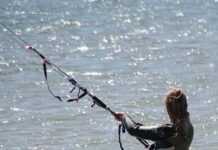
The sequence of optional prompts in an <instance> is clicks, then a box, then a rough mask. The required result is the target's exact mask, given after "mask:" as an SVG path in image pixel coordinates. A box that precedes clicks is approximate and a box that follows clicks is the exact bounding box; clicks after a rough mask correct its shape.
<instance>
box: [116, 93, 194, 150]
mask: <svg viewBox="0 0 218 150" xmlns="http://www.w3.org/2000/svg"><path fill="white" fill-rule="evenodd" d="M165 106H166V109H167V113H168V115H169V118H170V121H171V123H170V124H164V125H160V126H158V127H146V126H143V125H140V126H139V125H138V124H136V123H135V122H134V121H133V120H132V119H131V118H130V117H129V116H127V115H126V114H124V113H122V112H118V113H116V115H115V119H116V120H118V121H120V122H122V124H123V126H124V127H125V128H126V130H127V131H128V133H129V134H130V135H132V136H135V137H136V138H141V139H147V140H151V141H153V142H154V143H153V144H151V145H150V147H149V150H161V149H164V150H189V147H190V145H191V142H192V139H193V133H194V129H193V126H192V124H191V122H190V119H189V113H188V111H187V100H186V96H185V94H184V93H183V92H182V91H181V90H180V89H172V90H171V91H170V92H169V93H168V94H167V96H166V99H165Z"/></svg>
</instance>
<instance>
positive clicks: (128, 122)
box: [122, 116, 176, 141]
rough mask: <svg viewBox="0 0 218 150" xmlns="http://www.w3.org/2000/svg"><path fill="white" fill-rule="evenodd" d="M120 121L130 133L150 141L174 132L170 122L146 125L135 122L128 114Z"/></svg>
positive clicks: (166, 136)
mask: <svg viewBox="0 0 218 150" xmlns="http://www.w3.org/2000/svg"><path fill="white" fill-rule="evenodd" d="M122 123H123V126H124V127H125V129H126V130H127V131H128V133H129V134H130V135H132V136H135V137H139V138H143V139H148V140H152V141H159V140H164V139H167V138H169V137H171V136H174V135H175V134H176V130H175V127H174V126H173V125H171V124H165V125H161V126H157V127H146V126H143V125H139V124H137V123H136V122H135V121H134V120H133V119H132V118H130V117H129V116H125V118H124V119H123V121H122Z"/></svg>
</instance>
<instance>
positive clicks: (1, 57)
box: [0, 0, 218, 150]
mask: <svg viewBox="0 0 218 150" xmlns="http://www.w3.org/2000/svg"><path fill="white" fill-rule="evenodd" d="M0 22H1V23H3V24H5V25H7V26H8V27H9V28H10V29H12V30H13V31H14V32H15V33H16V34H17V35H19V36H20V37H21V38H23V39H24V40H26V41H28V43H30V44H31V45H32V46H33V47H35V48H37V49H38V50H40V52H42V53H43V54H45V55H46V56H47V57H48V58H49V60H50V61H52V62H53V63H55V64H57V65H58V66H60V67H61V68H63V69H64V70H65V71H66V72H67V73H69V74H70V75H72V76H73V77H75V79H77V80H78V81H79V83H80V84H81V85H83V86H85V87H87V88H88V89H89V90H90V91H91V92H92V93H94V94H95V95H97V96H98V97H99V98H101V99H102V100H103V101H104V102H105V103H106V104H108V105H109V106H111V108H113V109H114V110H116V111H124V112H128V113H129V114H130V115H131V116H133V117H134V118H135V119H136V120H138V121H140V122H142V123H144V124H145V125H154V124H159V123H166V122H168V117H167V115H166V111H165V108H164V103H163V99H164V96H165V94H166V92H167V91H168V90H169V89H170V88H171V87H174V86H176V87H180V88H182V89H184V91H185V93H186V94H187V96H188V103H189V111H190V114H191V120H192V122H193V124H194V127H195V136H194V140H193V143H192V148H191V149H192V150H205V149H207V150H217V146H218V142H217V141H218V135H217V132H218V128H217V119H218V117H217V116H218V115H217V114H218V104H217V99H218V92H217V89H218V81H217V77H218V75H217V74H218V71H217V70H218V59H217V57H218V45H217V41H218V1H217V0H191V1H190V0H183V1H182V0H137V1H135V0H61V1H60V0H0ZM23 46H25V45H23V44H22V43H20V42H19V41H17V39H16V38H14V36H12V35H11V34H10V33H9V32H8V31H7V29H5V28H4V27H2V26H1V28H0V94H1V99H0V134H1V137H0V149H2V150H26V149H27V150H51V149H52V150H60V149H61V150H102V149H104V150H111V149H119V144H118V138H117V123H116V121H114V119H113V118H112V116H111V115H110V114H108V113H107V112H105V111H104V110H102V109H100V108H98V107H95V108H91V107H90V105H91V102H90V99H89V98H88V97H86V98H84V99H83V100H81V101H80V103H74V104H73V103H61V102H59V101H57V100H56V99H54V98H53V97H51V96H50V95H49V93H48V91H47V87H46V84H45V81H44V77H43V71H42V66H41V60H40V58H38V57H37V56H36V55H35V54H34V53H32V52H31V51H28V50H25V49H24V48H23ZM49 79H50V83H51V85H52V88H53V89H54V90H55V91H56V92H58V93H60V94H61V93H63V92H64V91H65V89H66V87H67V86H66V84H67V83H66V82H64V81H63V80H62V78H60V77H59V76H58V75H57V74H56V73H55V72H54V71H52V70H51V69H50V68H49ZM123 144H124V147H125V148H126V149H128V150H135V149H143V147H142V146H141V145H140V144H138V142H137V141H136V140H135V139H134V138H132V137H130V136H128V135H127V134H125V135H124V136H123Z"/></svg>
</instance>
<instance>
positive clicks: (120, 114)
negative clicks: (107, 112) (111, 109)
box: [114, 112, 125, 122]
mask: <svg viewBox="0 0 218 150" xmlns="http://www.w3.org/2000/svg"><path fill="white" fill-rule="evenodd" d="M124 116H125V113H124V112H115V114H114V118H115V119H116V120H117V121H120V122H121V121H122V120H123V118H124Z"/></svg>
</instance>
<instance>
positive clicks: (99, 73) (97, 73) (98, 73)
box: [83, 72, 103, 76]
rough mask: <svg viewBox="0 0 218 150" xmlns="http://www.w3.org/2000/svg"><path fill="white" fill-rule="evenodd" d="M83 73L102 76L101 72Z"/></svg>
mask: <svg viewBox="0 0 218 150" xmlns="http://www.w3.org/2000/svg"><path fill="white" fill-rule="evenodd" d="M83 75H85V76H102V75H103V74H102V73H101V72H85V73H84V74H83Z"/></svg>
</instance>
